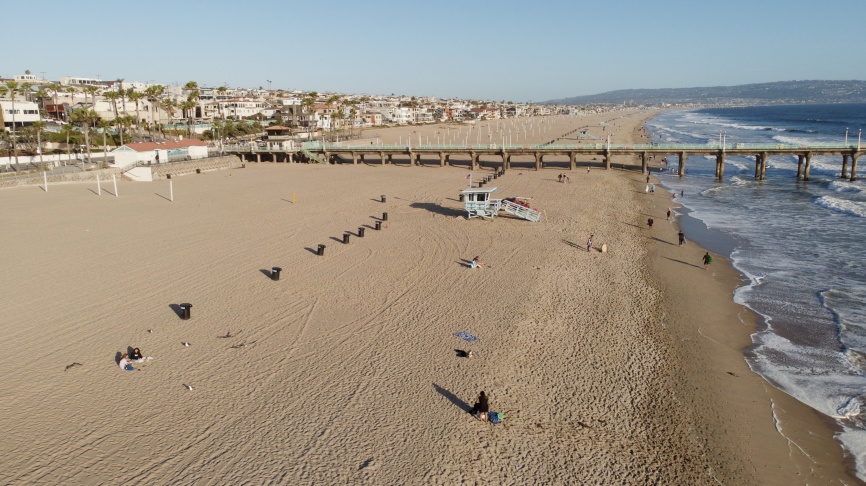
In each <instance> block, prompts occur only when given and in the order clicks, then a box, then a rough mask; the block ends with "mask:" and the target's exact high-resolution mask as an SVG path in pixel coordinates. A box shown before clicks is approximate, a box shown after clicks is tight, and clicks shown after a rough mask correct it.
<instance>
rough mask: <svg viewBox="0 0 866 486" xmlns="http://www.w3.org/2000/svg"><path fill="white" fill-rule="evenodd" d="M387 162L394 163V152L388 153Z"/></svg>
mask: <svg viewBox="0 0 866 486" xmlns="http://www.w3.org/2000/svg"><path fill="white" fill-rule="evenodd" d="M388 163H389V164H391V165H394V154H388Z"/></svg>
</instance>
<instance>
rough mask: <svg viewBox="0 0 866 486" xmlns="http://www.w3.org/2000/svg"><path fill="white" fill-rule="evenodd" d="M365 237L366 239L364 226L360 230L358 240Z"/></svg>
mask: <svg viewBox="0 0 866 486" xmlns="http://www.w3.org/2000/svg"><path fill="white" fill-rule="evenodd" d="M363 237H364V227H363V226H362V227H360V228H358V238H363Z"/></svg>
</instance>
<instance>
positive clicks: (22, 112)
mask: <svg viewBox="0 0 866 486" xmlns="http://www.w3.org/2000/svg"><path fill="white" fill-rule="evenodd" d="M13 104H14V105H15V108H14V109H13V108H12V105H13ZM38 121H39V105H37V104H36V103H35V102H33V101H23V100H20V99H18V100H15V102H14V103H13V102H12V100H11V99H9V100H0V123H2V124H3V128H4V129H6V130H7V131H12V123H13V122H14V123H15V129H16V130H18V129H20V128H23V127H29V126H30V125H32V124H34V123H36V122H38Z"/></svg>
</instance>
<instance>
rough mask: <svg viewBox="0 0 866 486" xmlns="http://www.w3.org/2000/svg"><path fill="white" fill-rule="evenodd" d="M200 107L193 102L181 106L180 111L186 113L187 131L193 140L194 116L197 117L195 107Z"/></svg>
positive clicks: (185, 102)
mask: <svg viewBox="0 0 866 486" xmlns="http://www.w3.org/2000/svg"><path fill="white" fill-rule="evenodd" d="M196 106H198V103H196V102H195V101H193V100H186V101H184V102H183V103H181V104H180V109H181V110H183V112H184V113H186V121H187V124H186V131H187V134H188V135H189V137H190V138H192V119H193V115H195V107H196Z"/></svg>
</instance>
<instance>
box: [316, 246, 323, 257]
mask: <svg viewBox="0 0 866 486" xmlns="http://www.w3.org/2000/svg"><path fill="white" fill-rule="evenodd" d="M316 255H319V256H324V255H325V245H319V249H318V250H316Z"/></svg>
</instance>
